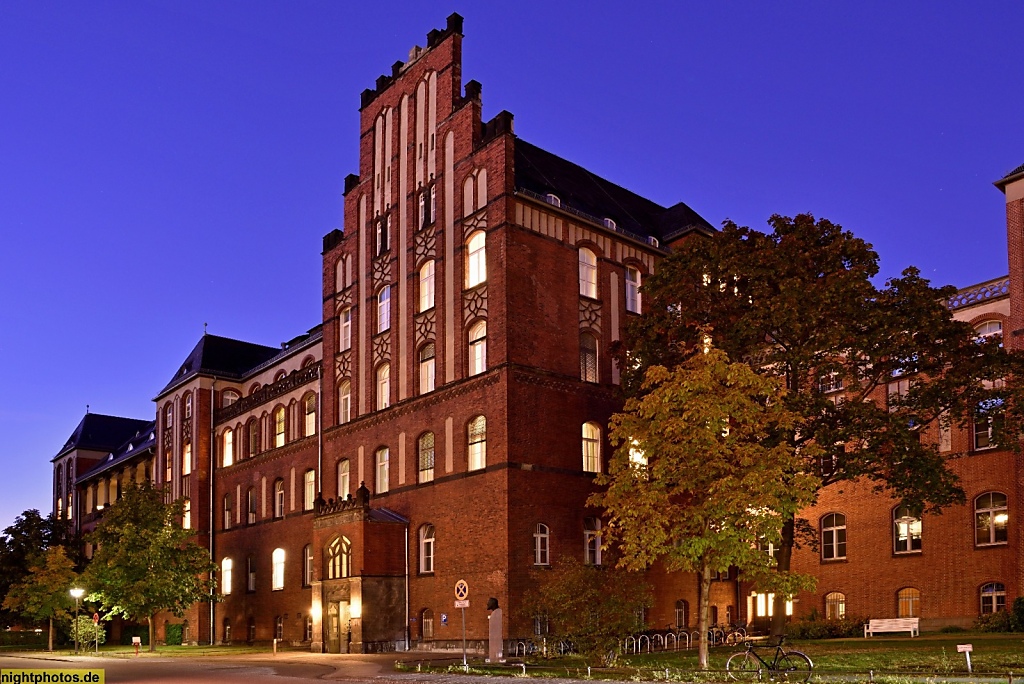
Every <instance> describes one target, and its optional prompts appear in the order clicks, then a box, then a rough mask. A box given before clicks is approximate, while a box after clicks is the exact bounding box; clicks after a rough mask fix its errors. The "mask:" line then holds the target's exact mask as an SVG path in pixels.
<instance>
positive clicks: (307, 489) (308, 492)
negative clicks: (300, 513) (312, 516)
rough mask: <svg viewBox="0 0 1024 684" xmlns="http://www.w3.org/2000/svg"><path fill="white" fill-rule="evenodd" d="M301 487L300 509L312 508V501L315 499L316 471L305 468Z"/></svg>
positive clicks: (308, 509) (309, 509) (307, 509)
mask: <svg viewBox="0 0 1024 684" xmlns="http://www.w3.org/2000/svg"><path fill="white" fill-rule="evenodd" d="M303 485H304V487H303V489H302V510H304V511H311V510H313V502H314V501H316V471H315V470H307V471H306V474H305V476H304V478H303Z"/></svg>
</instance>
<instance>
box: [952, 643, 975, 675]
mask: <svg viewBox="0 0 1024 684" xmlns="http://www.w3.org/2000/svg"><path fill="white" fill-rule="evenodd" d="M973 650H974V644H957V645H956V652H957V653H963V654H964V655H965V656H967V674H971V651H973Z"/></svg>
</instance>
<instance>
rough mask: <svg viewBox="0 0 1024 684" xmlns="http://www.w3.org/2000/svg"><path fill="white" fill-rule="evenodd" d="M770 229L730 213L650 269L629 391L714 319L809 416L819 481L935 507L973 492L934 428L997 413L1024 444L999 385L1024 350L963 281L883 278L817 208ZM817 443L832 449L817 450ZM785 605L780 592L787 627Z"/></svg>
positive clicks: (1004, 387)
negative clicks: (962, 290)
mask: <svg viewBox="0 0 1024 684" xmlns="http://www.w3.org/2000/svg"><path fill="white" fill-rule="evenodd" d="M769 225H770V226H771V228H772V232H771V233H762V232H759V231H756V230H752V229H750V228H745V227H739V226H737V225H735V224H734V223H732V222H726V223H725V224H724V226H723V228H722V230H721V231H719V232H717V233H715V234H714V235H712V236H710V237H708V238H703V237H695V238H692V239H690V240H688V241H687V242H685V243H684V244H683V245H681V246H680V248H679V249H677V250H675V251H674V252H673V254H671V255H670V256H669V257H668V258H666V259H665V260H664V261H663V262H662V264H661V265H660V267H659V270H658V272H657V273H656V274H654V275H652V276H651V277H650V278H648V279H647V281H646V282H645V284H644V288H643V291H644V304H645V309H646V312H645V313H644V315H643V316H641V317H639V318H638V319H637V320H636V321H635V322H634V323H633V324H631V325H630V327H629V329H628V330H627V333H626V335H624V338H625V339H624V343H623V344H622V345H621V346H620V348H619V349H618V350H617V354H618V356H619V362H620V364H621V366H622V368H623V370H624V384H625V387H626V391H627V393H628V394H631V395H634V396H639V395H640V394H642V393H643V392H644V391H645V390H644V388H643V386H642V379H643V377H644V375H643V374H644V372H645V371H646V369H647V368H648V367H650V366H653V365H663V366H667V367H673V366H675V365H676V364H678V363H680V362H681V361H683V360H684V359H686V358H687V357H688V356H690V355H692V354H693V353H694V352H695V351H696V350H697V349H698V348H699V347H700V346H701V345H702V343H703V340H702V336H703V335H704V334H705V331H707V330H710V331H711V332H710V334H711V336H712V337H713V338H714V342H715V344H716V345H718V346H720V347H721V348H722V349H723V350H724V351H725V352H726V353H727V354H728V356H729V358H731V359H733V360H734V361H742V362H744V363H747V364H748V365H750V366H751V367H752V368H753V369H755V370H756V371H757V372H759V373H762V374H766V375H774V376H777V377H779V378H780V379H783V380H784V381H785V385H786V387H787V389H788V392H787V394H786V396H785V403H786V406H787V407H788V408H789V409H790V410H792V411H794V412H795V413H796V414H798V415H799V416H800V417H801V418H802V423H801V427H800V430H799V431H793V432H791V433H790V434H789V436H788V441H789V444H790V446H791V447H792V448H794V449H796V450H802V451H801V452H800V453H803V454H804V455H805V459H804V461H805V462H804V463H803V464H802V466H801V468H800V469H798V471H804V472H815V473H817V474H818V475H819V476H820V479H821V485H822V486H827V485H830V484H833V483H836V482H842V481H846V480H853V479H857V478H865V479H867V480H869V481H873V482H874V483H875V484H876V485H877V487H878V489H879V490H880V491H886V492H887V493H889V494H891V495H892V496H894V497H895V498H897V499H899V500H902V501H903V502H904V503H906V504H907V505H908V506H910V507H911V508H914V509H918V510H923V511H933V512H935V511H938V510H940V509H941V508H943V507H944V506H947V505H949V504H953V503H959V502H962V501H963V500H964V493H963V490H962V489H961V488H960V486H959V484H958V480H957V477H956V476H955V475H954V474H953V473H952V472H951V471H950V469H949V468H948V467H947V464H946V459H944V458H943V456H942V455H940V454H939V452H938V449H937V447H936V446H935V444H934V443H933V442H934V440H927V439H921V433H922V431H925V430H928V429H934V427H935V426H936V425H937V424H939V423H940V422H941V421H947V420H948V421H950V422H951V423H957V424H959V425H968V424H969V423H970V421H972V420H975V419H976V420H990V419H992V420H993V421H994V425H995V427H996V435H995V439H996V440H997V442H1005V443H1007V444H1010V443H1012V444H1014V445H1016V440H1015V439H1014V438H1013V436H1014V435H1016V434H1019V426H1020V424H1021V420H1020V418H1021V407H1022V406H1024V402H1021V401H1020V400H1019V396H1018V395H1019V394H1020V391H1021V390H1020V388H1019V386H1016V387H1015V386H1014V384H1012V383H1002V382H999V380H1000V379H1001V378H1006V377H1013V376H1014V375H1016V376H1018V377H1019V376H1020V374H1021V372H1022V370H1024V367H1022V362H1021V357H1020V355H1019V354H1017V353H1011V352H1008V351H1007V350H1006V349H1004V348H1003V347H1002V345H1001V341H1000V340H999V339H998V338H994V339H989V340H986V341H984V342H979V341H977V340H976V339H975V338H976V336H975V334H974V331H973V330H972V329H971V327H970V326H969V325H967V324H965V323H962V322H958V321H955V320H954V319H953V317H952V314H951V312H950V311H949V309H948V308H947V306H946V302H947V301H948V299H949V298H950V297H951V296H952V295H953V294H954V293H955V289H954V288H952V287H940V288H936V287H932V286H931V284H930V283H929V282H928V281H927V280H926V279H924V278H922V277H921V276H920V273H919V272H918V271H917V270H916V269H913V268H909V269H907V270H905V271H904V272H903V274H902V275H901V276H900V277H898V278H893V279H891V280H889V281H887V282H886V283H885V285H884V286H883V287H876V286H875V285H874V284H873V282H872V278H873V277H874V276H875V275H876V274H877V273H878V255H877V254H876V253H875V252H874V251H873V250H872V248H871V246H870V245H869V244H867V243H866V242H864V241H863V240H860V239H858V238H856V237H854V236H853V235H852V234H851V233H850V232H848V231H845V230H843V229H842V228H841V227H840V226H838V225H835V224H833V223H831V222H829V221H827V220H825V219H821V220H815V219H814V217H813V216H810V215H807V214H802V215H798V216H796V217H794V218H788V217H783V216H777V215H776V216H772V217H771V219H770V220H769ZM823 378H824V379H826V380H828V381H829V382H830V383H831V384H836V383H840V382H841V383H842V386H843V388H844V390H845V392H846V395H847V396H846V400H845V401H841V402H833V401H830V399H829V397H828V396H826V394H825V393H824V392H822V386H821V385H822V379H823ZM894 379H895V380H905V381H909V382H903V383H902V387H900V386H899V385H891V383H893V381H894ZM908 385H909V387H908ZM891 387H892V388H894V389H895V391H893V393H892V394H891V395H889V393H890V388H891ZM887 395H889V396H887ZM1001 418H1005V419H1006V420H1005V421H1003V420H1000V419H1001ZM810 444H816V445H818V447H819V448H820V452H818V453H816V454H815V455H814V456H813V457H811V456H810V453H811V452H808V451H807V450H806V448H805V447H806V446H808V445H810ZM798 529H799V525H798V521H797V519H796V516H795V515H787V516H786V517H785V519H784V520H783V521H782V539H781V544H780V548H779V558H778V569H779V570H780V571H782V572H786V571H788V570H789V568H790V560H791V556H792V550H793V548H794V545H795V543H796V542H797V531H798ZM783 600H784V597H782V596H780V595H776V606H775V610H774V616H775V619H774V621H773V625H772V631H773V633H776V634H780V633H781V632H782V629H783V621H784V611H783V610H782V601H783Z"/></svg>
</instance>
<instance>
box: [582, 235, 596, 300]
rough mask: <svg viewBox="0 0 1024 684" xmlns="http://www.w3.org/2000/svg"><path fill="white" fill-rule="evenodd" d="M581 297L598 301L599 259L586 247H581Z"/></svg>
mask: <svg viewBox="0 0 1024 684" xmlns="http://www.w3.org/2000/svg"><path fill="white" fill-rule="evenodd" d="M579 264H580V295H582V296H583V297H590V298H591V299H597V257H596V256H594V253H593V252H591V251H590V250H589V249H587V248H586V247H580V253H579Z"/></svg>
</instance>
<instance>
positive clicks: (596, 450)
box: [583, 423, 601, 473]
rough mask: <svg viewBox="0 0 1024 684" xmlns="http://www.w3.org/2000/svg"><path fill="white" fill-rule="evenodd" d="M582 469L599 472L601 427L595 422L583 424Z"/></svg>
mask: <svg viewBox="0 0 1024 684" xmlns="http://www.w3.org/2000/svg"><path fill="white" fill-rule="evenodd" d="M583 471H584V472H587V473H599V472H601V428H599V427H598V426H597V423H584V424H583Z"/></svg>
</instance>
